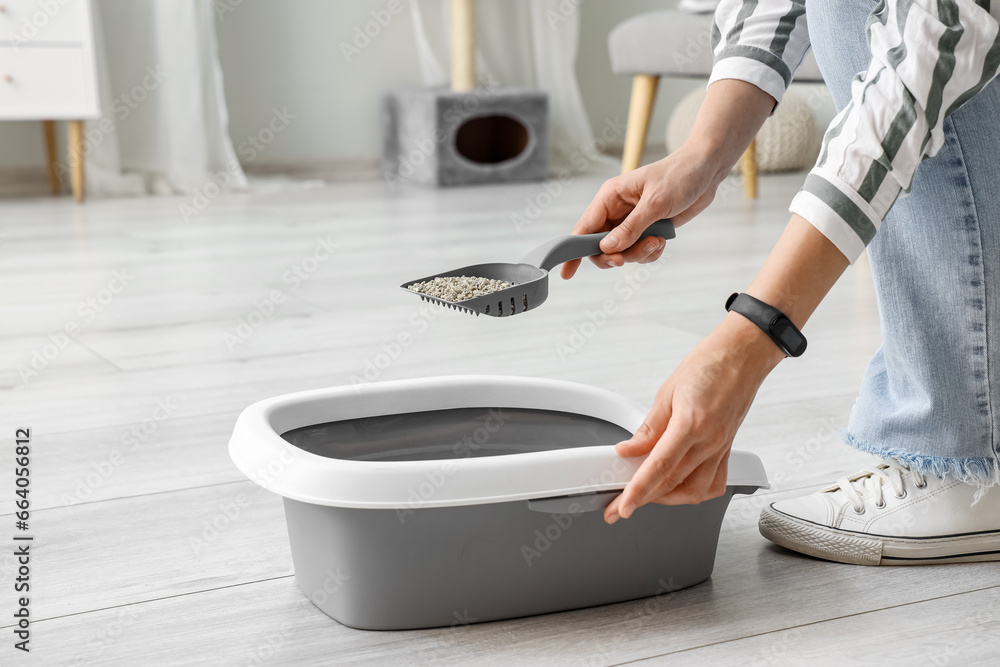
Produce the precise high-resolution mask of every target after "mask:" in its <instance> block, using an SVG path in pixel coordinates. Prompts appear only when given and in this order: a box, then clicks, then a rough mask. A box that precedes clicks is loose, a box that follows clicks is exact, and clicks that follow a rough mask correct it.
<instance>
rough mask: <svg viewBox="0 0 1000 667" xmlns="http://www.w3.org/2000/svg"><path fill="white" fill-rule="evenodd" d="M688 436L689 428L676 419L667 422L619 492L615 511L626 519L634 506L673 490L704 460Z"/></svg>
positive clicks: (633, 509)
mask: <svg viewBox="0 0 1000 667" xmlns="http://www.w3.org/2000/svg"><path fill="white" fill-rule="evenodd" d="M689 437H690V435H689V431H688V429H687V428H684V427H682V426H681V425H680V424H679V423H678V422H677V421H676V420H675V421H673V422H670V423H669V424H667V429H666V431H665V432H664V433H663V436H662V437H661V438H660V439H659V441H658V442H657V443H656V445H655V446H654V447H653V450H652V451H651V452H650V453H649V456H648V457H647V458H646V460H645V461H643V463H642V465H641V466H639V470H637V471H636V473H635V475H634V476H633V477H632V481H630V482H629V483H628V486H626V487H625V490H624V491H622V495H621V507H620V509H619V510H618V513H619V514H620V515H621V517H622V518H624V519H627V518H629V516H631V515H632V512H634V511H635V510H636V508H638V507H641V506H642V505H645V504H646V503H648V502H650V501H651V500H653V499H654V498H659V497H660V496H663V495H666V494H667V493H669V492H670V491H673V490H674V488H675V487H677V486H679V485H680V484H681V483H683V482H684V481H685V480H686V479H687V477H688V476H689V475H690V474H691V473H692V472H693V471H694V470H695V469H696V468H697V467H698V466H699V465H700V464H701V463H702V462H703V461H704V454H703V453H702V452H701V451H700V448H697V447H693V446H692V443H690V442H689Z"/></svg>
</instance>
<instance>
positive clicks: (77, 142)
mask: <svg viewBox="0 0 1000 667" xmlns="http://www.w3.org/2000/svg"><path fill="white" fill-rule="evenodd" d="M69 168H70V176H71V178H70V180H71V182H72V183H73V199H75V200H77V201H83V190H84V185H85V182H84V177H83V121H82V120H71V121H70V122H69Z"/></svg>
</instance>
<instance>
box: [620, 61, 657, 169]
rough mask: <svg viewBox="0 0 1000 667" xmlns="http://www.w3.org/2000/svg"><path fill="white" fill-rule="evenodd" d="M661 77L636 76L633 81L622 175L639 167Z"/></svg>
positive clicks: (650, 75)
mask: <svg viewBox="0 0 1000 667" xmlns="http://www.w3.org/2000/svg"><path fill="white" fill-rule="evenodd" d="M659 83H660V77H658V76H655V75H652V74H636V75H635V77H633V79H632V99H631V101H630V102H629V105H628V125H627V126H626V127H625V150H624V151H623V153H622V173H623V174H625V173H628V172H630V171H632V170H633V169H636V168H638V167H639V164H640V163H641V162H642V151H643V149H644V148H645V147H646V134H647V133H648V132H649V119H650V117H652V115H653V103H654V102H656V87H657V86H658V85H659Z"/></svg>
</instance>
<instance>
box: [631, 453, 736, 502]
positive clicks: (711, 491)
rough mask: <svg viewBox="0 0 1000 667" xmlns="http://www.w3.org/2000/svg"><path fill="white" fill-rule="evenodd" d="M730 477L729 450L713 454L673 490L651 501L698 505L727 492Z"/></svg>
mask: <svg viewBox="0 0 1000 667" xmlns="http://www.w3.org/2000/svg"><path fill="white" fill-rule="evenodd" d="M728 477H729V451H728V450H726V451H725V452H724V453H723V456H722V457H721V458H720V457H718V456H713V457H712V458H710V459H709V460H707V461H705V462H704V463H703V464H701V465H700V466H699V467H698V468H697V469H696V470H695V471H694V472H693V473H691V474H690V475H688V477H687V479H685V480H684V482H683V483H681V484H679V485H677V486H676V487H674V489H673V490H672V491H670V492H669V493H666V494H664V495H662V496H660V497H659V498H654V499H653V500H651V501H650V502H653V503H656V504H658V505H696V504H698V503H703V502H705V501H706V500H711V499H712V498H718V497H719V496H721V495H723V494H725V492H726V482H727V479H728Z"/></svg>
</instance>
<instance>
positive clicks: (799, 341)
mask: <svg viewBox="0 0 1000 667" xmlns="http://www.w3.org/2000/svg"><path fill="white" fill-rule="evenodd" d="M771 333H772V334H774V337H775V338H777V339H778V340H780V341H781V344H782V346H783V347H784V348H785V350H787V351H788V354H790V355H791V356H793V357H797V356H798V355H800V354H802V353H803V352H804V351H805V349H806V339H805V338H804V337H803V336H802V334H801V333H799V332H798V331H797V330H796V329H795V327H794V326H792V323H791V322H790V321H789V320H788V318H786V317H780V318H778V320H777V321H776V322H775V323H774V324H772V325H771Z"/></svg>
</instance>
